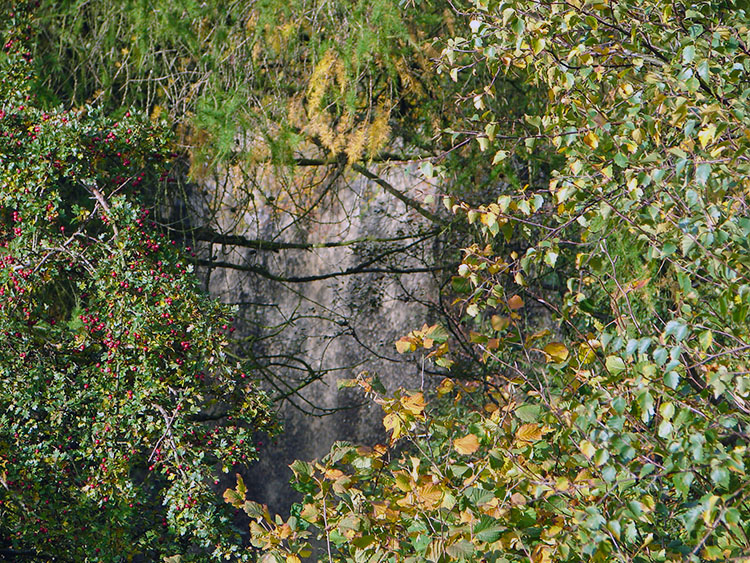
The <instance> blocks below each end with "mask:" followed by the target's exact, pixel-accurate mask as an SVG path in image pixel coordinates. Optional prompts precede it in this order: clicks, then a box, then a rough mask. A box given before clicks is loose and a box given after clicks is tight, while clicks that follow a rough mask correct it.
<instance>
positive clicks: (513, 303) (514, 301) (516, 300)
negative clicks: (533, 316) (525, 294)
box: [508, 295, 523, 311]
mask: <svg viewBox="0 0 750 563" xmlns="http://www.w3.org/2000/svg"><path fill="white" fill-rule="evenodd" d="M508 307H510V308H511V309H512V310H514V311H515V310H517V309H520V308H521V307H523V299H521V296H520V295H514V296H513V297H511V298H510V299H508Z"/></svg>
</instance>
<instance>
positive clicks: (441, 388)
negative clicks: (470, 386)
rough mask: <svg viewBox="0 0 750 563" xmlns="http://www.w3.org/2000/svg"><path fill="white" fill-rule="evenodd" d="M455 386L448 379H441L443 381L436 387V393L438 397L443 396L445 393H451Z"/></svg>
mask: <svg viewBox="0 0 750 563" xmlns="http://www.w3.org/2000/svg"><path fill="white" fill-rule="evenodd" d="M454 386H455V384H454V383H453V381H452V380H450V379H448V378H447V377H446V378H445V379H443V381H442V382H441V383H440V385H438V388H437V392H438V395H439V396H442V395H445V394H446V393H450V392H451V391H453V387H454Z"/></svg>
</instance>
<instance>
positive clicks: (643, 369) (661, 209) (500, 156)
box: [246, 0, 750, 563]
mask: <svg viewBox="0 0 750 563" xmlns="http://www.w3.org/2000/svg"><path fill="white" fill-rule="evenodd" d="M747 8H748V7H747V5H746V4H745V3H744V2H698V3H691V4H680V3H673V2H661V1H658V0H646V1H638V2H636V1H628V0H626V1H623V2H617V3H603V2H596V1H591V2H585V1H583V0H568V1H563V2H530V1H525V0H518V1H513V0H511V1H500V2H496V1H489V2H488V1H486V0H475V1H474V2H472V3H471V11H470V12H469V13H467V14H465V17H467V18H468V19H469V25H470V29H471V31H472V33H471V36H470V37H463V38H461V37H459V38H453V39H452V40H451V41H450V42H448V47H447V48H446V50H445V51H444V55H445V57H446V58H445V60H444V63H443V64H444V66H443V70H444V71H446V72H449V73H452V76H454V77H455V79H456V80H457V81H459V82H460V81H461V77H462V75H463V74H465V73H474V72H477V73H480V74H482V73H486V74H488V75H490V76H492V75H494V76H497V77H501V76H505V77H513V78H516V79H518V80H522V81H524V83H525V84H527V85H529V86H530V87H533V90H531V91H541V92H543V93H544V94H545V99H543V101H542V103H540V104H539V105H538V106H533V105H530V106H529V107H530V108H536V109H534V111H531V112H530V113H528V114H527V115H526V116H524V124H523V125H519V124H515V123H512V122H509V121H505V122H504V121H503V116H501V115H497V114H494V113H493V112H492V110H491V109H487V108H488V107H489V104H487V105H483V103H482V99H483V98H485V97H491V96H492V95H493V89H492V84H485V85H484V86H486V88H485V87H482V88H480V89H479V90H476V91H473V90H472V91H468V92H465V93H464V97H465V99H467V100H468V99H471V100H472V103H473V104H474V106H475V108H477V110H478V112H477V114H476V115H475V116H474V119H473V120H472V121H470V123H469V125H470V126H471V124H473V133H467V134H468V135H470V136H473V137H475V138H476V142H477V143H478V144H479V146H480V148H481V149H482V150H485V151H488V154H490V155H491V158H492V161H493V166H495V167H498V168H503V167H507V166H515V165H516V164H515V163H514V158H516V156H515V155H519V154H523V155H524V156H525V158H531V159H533V158H534V157H535V155H536V156H538V157H539V158H542V159H545V160H546V161H547V162H549V163H552V165H553V166H552V169H551V173H550V174H549V176H548V177H545V176H544V175H539V176H538V177H536V178H531V179H530V181H529V183H528V185H526V186H518V187H517V188H516V189H511V190H509V191H508V192H507V193H505V194H503V195H501V196H500V197H499V198H498V199H497V200H496V201H488V202H485V204H484V205H481V206H476V205H472V204H469V203H464V202H461V201H460V200H454V199H452V198H446V201H445V203H446V205H447V206H448V207H449V208H450V209H451V210H452V211H453V212H454V213H457V214H465V216H466V220H467V221H468V223H470V224H472V225H475V226H476V239H477V240H476V244H474V245H472V246H470V247H468V248H466V249H465V253H464V260H463V263H462V265H461V266H460V268H459V270H458V272H457V276H456V277H455V278H454V280H453V284H452V287H453V289H454V290H455V291H456V292H457V294H458V297H457V301H456V305H457V306H459V307H460V308H461V311H462V313H463V319H462V322H461V324H460V325H459V326H458V327H457V330H459V331H461V332H462V333H463V334H466V335H467V336H468V339H469V341H470V342H471V343H472V346H473V355H474V357H476V358H478V361H477V363H476V364H475V366H476V367H475V375H476V377H477V379H478V381H477V382H476V383H475V384H473V385H467V384H465V383H457V382H454V381H452V380H450V379H448V380H446V381H445V382H444V383H442V384H441V385H440V386H439V387H438V388H437V391H436V395H437V396H436V397H429V396H428V397H426V398H425V396H424V395H423V394H422V393H415V392H412V393H406V392H399V393H398V394H397V395H395V396H393V397H388V396H386V395H383V394H382V393H380V392H378V391H377V390H376V388H375V386H374V382H373V381H369V380H367V379H361V380H360V381H359V384H360V385H362V386H363V387H364V389H365V391H366V392H368V393H370V394H371V395H373V396H374V397H375V399H376V401H377V402H378V403H379V404H381V405H382V406H383V408H384V410H385V412H386V419H385V422H386V428H388V430H389V432H390V436H391V444H390V446H391V447H386V446H382V447H376V448H374V449H372V450H369V449H365V448H356V447H354V446H351V445H347V444H340V445H337V446H335V447H334V449H333V450H332V452H331V454H330V455H329V456H327V457H326V458H324V459H323V460H321V461H320V462H317V463H315V464H304V463H298V464H296V465H295V471H296V473H297V477H298V479H299V481H300V482H301V483H302V490H303V491H305V492H307V497H306V499H305V501H304V504H303V505H302V507H301V511H300V512H299V513H297V514H294V515H293V516H292V517H291V518H290V519H289V520H288V521H286V522H281V523H280V522H278V521H273V520H271V519H270V518H269V517H268V515H267V514H264V513H263V511H262V510H260V509H258V508H257V507H255V505H252V504H251V505H246V508H247V512H248V514H250V516H252V517H253V518H254V519H255V521H256V523H255V524H253V526H252V528H251V531H252V532H253V537H254V542H255V545H257V546H259V547H262V548H264V549H265V550H266V553H267V555H266V557H267V560H268V561H283V560H284V559H285V558H286V560H287V561H289V560H292V561H294V560H296V558H297V557H301V556H303V555H304V554H306V552H307V551H308V550H309V546H308V545H307V543H306V542H307V540H308V539H309V537H310V534H313V535H317V536H318V537H320V538H322V539H323V540H324V542H325V546H326V547H325V549H326V551H327V552H326V553H325V554H324V555H323V556H322V557H321V559H324V560H337V561H351V560H354V561H422V560H428V561H440V562H442V561H462V560H463V561H473V560H479V559H480V558H481V559H483V560H489V561H496V562H501V561H531V562H534V563H538V562H547V561H581V560H593V561H609V560H618V561H633V562H647V561H696V562H698V561H706V560H709V561H711V560H716V561H726V560H744V559H743V558H746V556H747V553H748V549H750V545H749V544H748V536H747V529H748V528H747V527H748V522H750V508H749V507H748V504H747V500H748V483H750V481H749V480H748V477H747V461H748V453H747V451H748V450H747V448H748V443H749V442H750V409H748V399H749V397H750V395H749V394H750V385H748V383H749V382H750V380H749V379H748V367H747V351H748V350H749V349H750V344H749V343H748V340H749V339H750V334H748V327H749V326H750V324H749V323H748V322H747V314H748V310H749V309H750V284H749V283H748V276H749V273H750V272H749V269H748V266H749V265H750V263H749V262H748V251H749V250H750V247H748V244H749V243H748V235H750V215H749V214H748V188H750V181H749V180H748V178H749V177H750V176H749V174H748V173H749V172H750V167H749V164H750V163H749V161H748V156H747V148H748V144H749V143H750V134H748V131H750V123H749V121H748V120H749V119H750V118H749V117H748V116H749V115H750V103H749V98H750V74H749V73H750V49H748V45H749V42H750V27H749V26H748V23H747V22H748V13H747ZM462 73H463V74H462ZM483 110H484V113H482V111H483ZM504 126H507V128H506V129H504V128H503V127H504ZM550 155H554V156H550ZM540 307H544V308H545V309H546V310H547V311H548V312H549V315H550V316H549V320H548V321H547V322H544V319H543V318H540V317H541V315H540V314H539V310H540ZM549 321H553V322H549ZM425 335H426V332H425V331H424V330H423V331H421V332H420V333H417V332H413V333H412V334H410V335H409V336H407V337H405V338H404V339H402V340H400V341H399V343H397V346H398V347H399V351H402V352H410V351H414V350H423V354H424V355H427V353H428V350H429V351H430V353H431V354H433V357H437V358H438V359H439V360H440V361H442V362H443V364H445V363H446V361H447V359H448V358H450V356H451V354H456V353H457V352H458V351H455V350H451V351H450V352H448V351H446V350H445V349H443V350H441V351H440V352H439V353H437V354H435V352H436V351H437V350H440V348H442V346H443V344H442V343H437V342H433V341H432V339H430V338H428V339H425ZM447 344H448V345H449V348H450V346H451V341H450V340H449V341H447ZM436 345H438V347H437V348H433V346H436ZM397 445H398V446H402V447H398V448H394V446H397Z"/></svg>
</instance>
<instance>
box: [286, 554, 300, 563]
mask: <svg viewBox="0 0 750 563" xmlns="http://www.w3.org/2000/svg"><path fill="white" fill-rule="evenodd" d="M286 563H302V562H301V561H300V559H299V557H297V556H296V555H287V556H286Z"/></svg>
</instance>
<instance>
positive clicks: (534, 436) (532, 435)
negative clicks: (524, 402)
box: [516, 424, 542, 444]
mask: <svg viewBox="0 0 750 563" xmlns="http://www.w3.org/2000/svg"><path fill="white" fill-rule="evenodd" d="M541 439H542V429H541V428H540V427H539V425H538V424H522V425H521V426H520V427H519V428H518V430H516V440H517V441H518V442H519V443H520V444H523V443H528V444H533V443H534V442H538V441H539V440H541Z"/></svg>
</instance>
